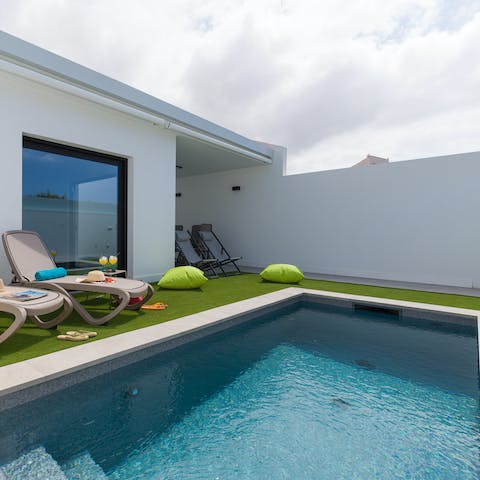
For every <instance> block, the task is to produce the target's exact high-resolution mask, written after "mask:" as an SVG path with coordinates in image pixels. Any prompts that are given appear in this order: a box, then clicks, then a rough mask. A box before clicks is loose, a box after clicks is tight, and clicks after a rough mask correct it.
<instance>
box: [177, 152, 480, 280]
mask: <svg viewBox="0 0 480 480" xmlns="http://www.w3.org/2000/svg"><path fill="white" fill-rule="evenodd" d="M284 157H285V151H284V150H280V149H278V151H277V157H276V158H275V160H274V165H273V166H271V167H256V168H249V169H242V170H235V171H230V172H222V173H217V174H212V175H203V176H195V177H193V176H192V177H186V178H179V179H178V180H177V191H178V192H181V193H182V196H181V197H180V198H177V220H176V222H177V223H180V224H183V225H185V226H186V227H188V228H190V227H191V225H192V224H195V223H203V222H205V223H213V224H214V226H215V228H216V230H217V231H218V232H219V233H220V234H221V236H222V238H223V239H224V240H225V244H226V246H227V248H228V247H230V250H231V254H235V255H236V254H239V255H243V257H244V260H243V264H244V265H246V266H250V267H263V266H265V265H266V264H269V263H293V264H297V265H298V266H299V267H300V268H301V269H303V270H304V271H305V272H312V273H325V274H338V275H350V276H360V277H369V278H381V279H392V280H401V281H413V282H424V283H434V284H444V285H457V286H466V287H471V286H476V287H480V261H479V258H480V219H479V218H480V214H479V212H480V195H479V182H480V152H477V153H471V154H463V155H452V156H445V157H438V158H431V159H421V160H413V161H407V162H397V163H391V164H387V165H376V166H370V167H357V168H350V169H342V170H333V171H327V172H318V173H309V174H301V175H292V176H284V175H283V171H284ZM234 185H239V186H241V190H240V191H239V192H233V191H232V190H231V187H232V186H234Z"/></svg>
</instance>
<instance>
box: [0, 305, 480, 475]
mask: <svg viewBox="0 0 480 480" xmlns="http://www.w3.org/2000/svg"><path fill="white" fill-rule="evenodd" d="M477 355H478V350H477V332H476V328H474V326H473V325H472V326H469V325H454V324H445V323H442V322H438V321H433V320H422V319H413V318H408V317H402V316H400V317H399V316H396V315H394V314H390V313H384V312H372V311H353V310H351V309H346V308H341V307H332V306H325V305H316V304H313V303H308V302H298V303H296V304H295V305H293V306H289V307H287V308H284V309H282V310H281V311H278V312H274V313H270V314H267V315H262V316H260V317H258V318H256V319H253V320H249V321H248V322H246V323H244V324H241V325H238V326H236V327H233V328H231V329H229V330H226V331H223V332H220V333H216V334H214V335H211V336H207V337H204V338H202V339H199V340H196V341H194V342H191V343H189V344H186V345H183V346H181V347H178V348H175V349H172V350H169V351H167V352H164V353H162V354H159V355H156V356H154V357H151V358H148V359H146V360H143V361H140V362H137V363H135V364H132V365H130V366H128V367H124V368H121V369H118V370H115V371H113V372H111V373H108V374H105V375H101V376H99V377H97V378H95V379H93V380H89V381H88V382H84V383H79V384H77V385H74V386H72V387H69V388H67V389H65V390H62V391H60V392H56V393H54V394H52V395H49V396H46V397H43V398H40V399H37V400H35V401H34V402H32V403H30V404H25V405H22V406H19V407H16V408H15V409H12V410H7V411H4V412H2V413H0V425H2V436H1V438H0V464H1V463H4V464H7V467H6V469H7V471H8V472H9V473H10V474H11V475H14V473H15V469H16V471H21V472H25V468H26V467H25V464H26V463H28V462H30V463H29V465H30V468H31V465H32V464H35V465H40V467H39V468H43V469H45V471H49V472H55V473H49V474H48V475H49V477H48V478H49V479H50V480H54V479H56V478H59V479H60V478H62V477H61V476H60V475H64V477H63V478H99V479H101V478H108V479H116V480H120V479H121V480H123V479H139V480H147V479H148V480H151V479H160V478H162V479H163V478H168V479H189V478H192V479H207V478H208V479H215V478H218V479H247V478H248V479H263V478H265V479H266V478H289V479H290V478H295V479H311V478H315V479H332V478H335V479H376V478H378V479H385V480H388V479H407V478H415V479H474V478H475V479H476V478H478V468H479V465H478V457H479V438H480V437H479V433H480V432H479V417H478V400H479V396H478V361H477ZM25 452H27V456H26V457H23V458H22V457H20V458H19V459H18V460H16V463H13V464H10V465H8V462H11V461H12V459H15V458H17V457H19V455H21V454H22V453H25ZM28 452H30V453H28ZM28 455H30V457H29V456H28ZM56 466H60V467H61V469H60V467H58V469H57V467H56ZM22 468H23V470H22ZM82 469H83V470H84V476H83V477H76V476H75V475H77V474H78V472H79V471H80V470H82ZM65 472H67V473H68V474H66V475H65ZM90 472H91V475H90V476H88V474H90ZM55 475H58V476H55ZM7 478H8V477H7ZM12 478H14V477H13V476H12ZM17 478H28V477H17Z"/></svg>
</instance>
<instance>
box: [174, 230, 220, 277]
mask: <svg viewBox="0 0 480 480" xmlns="http://www.w3.org/2000/svg"><path fill="white" fill-rule="evenodd" d="M175 249H176V251H177V252H178V254H179V255H178V258H177V262H178V264H181V265H191V266H193V267H197V268H200V269H201V270H203V271H204V272H205V274H206V275H207V276H210V277H218V275H217V272H216V271H215V267H219V265H218V262H217V260H215V259H214V258H202V257H201V256H200V255H199V254H198V253H197V251H196V250H195V248H194V246H193V243H192V237H191V235H190V232H189V231H188V230H176V231H175Z"/></svg>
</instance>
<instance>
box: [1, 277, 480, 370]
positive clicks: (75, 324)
mask: <svg viewBox="0 0 480 480" xmlns="http://www.w3.org/2000/svg"><path fill="white" fill-rule="evenodd" d="M289 286H291V285H280V284H274V283H267V282H264V281H262V280H261V278H260V277H259V276H258V275H254V274H243V275H238V276H232V277H228V278H218V279H214V280H210V281H209V282H208V283H206V284H205V285H204V286H203V287H202V288H201V289H198V290H189V291H185V290H182V291H175V290H159V289H158V287H155V295H154V297H153V298H152V300H151V302H152V303H153V302H155V301H162V302H165V303H167V304H168V305H169V307H168V309H167V310H160V311H148V312H147V311H140V312H134V311H124V312H122V313H121V314H120V315H118V316H117V317H116V318H115V319H114V320H112V321H111V322H110V323H109V324H108V325H104V326H101V327H95V328H91V327H90V326H88V324H86V323H85V322H83V321H82V320H81V319H80V318H79V317H78V315H77V314H72V315H71V316H70V317H69V318H68V319H67V320H66V321H64V322H63V323H62V324H61V325H59V326H58V328H57V330H41V329H39V328H38V327H36V326H35V325H33V324H32V323H30V322H27V323H26V324H25V325H24V326H23V327H22V328H21V329H20V330H18V331H17V332H16V334H15V335H14V336H12V337H10V338H9V339H8V340H7V341H6V342H4V343H2V344H0V366H1V365H7V364H9V363H14V362H19V361H21V360H26V359H29V358H33V357H37V356H39V355H43V354H46V353H51V352H55V351H57V350H62V349H65V348H72V347H75V346H76V345H77V344H76V343H73V342H66V341H60V340H57V339H56V336H57V335H58V334H59V333H65V332H66V331H67V330H72V329H78V328H88V329H90V330H92V329H94V330H95V331H97V332H98V336H97V337H96V338H95V339H92V340H89V341H90V342H91V341H96V340H98V339H102V338H106V337H110V336H112V335H116V334H119V333H123V332H128V331H130V330H135V329H137V328H142V327H147V326H150V325H155V324H157V323H162V322H166V321H168V320H172V319H174V318H179V317H183V316H185V315H189V314H192V313H197V312H201V311H203V310H207V309H209V308H213V307H218V306H220V305H225V304H228V303H232V302H237V301H239V300H244V299H246V298H250V297H255V296H257V295H262V294H264V293H269V292H273V291H276V290H280V289H282V288H286V287H289ZM299 286H301V287H305V288H312V289H317V290H328V291H332V292H342V293H351V294H357V295H368V296H373V297H381V298H391V299H396V300H408V301H412V302H422V303H431V304H437V305H448V306H453V307H461V308H470V309H475V310H479V309H480V298H479V297H470V296H463V295H448V294H442V293H429V292H420V291H416V290H404V289H397V288H384V287H371V286H368V285H356V284H351V283H339V282H328V281H323V280H303V281H302V282H300V284H299ZM87 305H90V306H89V307H88V308H89V310H90V311H92V313H93V314H94V315H95V311H97V312H99V313H101V310H103V311H105V308H108V305H107V304H106V302H105V301H104V300H102V299H97V300H93V301H90V302H89V304H87ZM8 322H9V320H8V317H7V316H5V315H3V316H0V330H1V329H3V328H5V327H6V326H7V325H8Z"/></svg>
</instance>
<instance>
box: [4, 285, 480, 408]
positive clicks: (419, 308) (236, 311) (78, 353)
mask: <svg viewBox="0 0 480 480" xmlns="http://www.w3.org/2000/svg"><path fill="white" fill-rule="evenodd" d="M302 299H308V300H313V301H315V302H318V303H322V304H327V305H328V304H330V305H337V306H344V307H345V306H346V307H348V308H355V307H356V306H358V305H363V306H373V307H377V308H378V307H380V308H386V309H394V310H398V312H399V314H401V315H408V316H413V317H415V316H418V317H421V318H427V319H433V320H442V319H444V320H445V321H446V322H448V323H458V324H463V325H473V326H476V327H477V347H478V344H479V341H478V332H479V331H480V311H479V310H470V309H464V308H457V307H448V306H442V305H434V304H426V303H417V302H408V301H403V300H392V299H386V298H378V297H367V296H361V295H351V294H345V293H336V292H328V291H323V290H312V289H304V288H298V287H288V288H285V289H283V290H278V291H276V292H272V293H267V294H265V295H260V296H258V297H252V298H249V299H246V300H241V301H239V302H235V303H231V304H227V305H223V306H221V307H215V308H212V309H209V310H204V311H202V312H199V313H195V314H192V315H188V316H185V317H180V318H177V319H174V320H170V321H167V322H164V323H160V324H157V325H153V326H150V327H145V328H140V329H137V330H133V331H130V332H126V333H121V334H118V335H114V336H111V337H108V338H105V339H101V340H97V341H95V342H92V343H86V344H82V345H78V346H75V348H69V349H66V350H61V351H58V352H53V353H49V354H46V355H42V356H39V357H35V358H32V359H29V360H24V361H22V362H17V363H13V364H10V365H6V366H3V367H0V400H5V399H7V398H8V397H9V396H11V394H15V393H19V392H22V391H24V390H26V389H29V387H33V386H39V385H42V384H45V383H47V382H50V381H51V380H54V379H61V378H62V377H65V378H66V376H68V375H69V374H73V373H75V372H80V371H82V370H86V369H87V368H89V367H93V366H96V365H97V366H99V365H101V364H106V363H108V362H111V361H114V360H115V359H121V358H122V357H125V359H126V358H127V356H128V355H130V354H132V353H135V352H139V351H143V350H145V351H146V350H148V348H149V347H152V346H157V345H161V344H166V343H168V342H171V341H175V339H181V338H182V337H187V336H188V335H189V334H193V335H190V336H191V338H192V339H194V338H199V337H202V336H205V335H209V334H210V333H211V331H212V327H215V326H217V327H219V328H220V329H224V328H228V327H229V326H230V325H231V324H233V323H234V321H235V319H237V320H238V321H239V322H241V321H243V320H242V319H243V318H244V317H245V319H247V318H248V315H247V314H255V313H258V312H259V311H262V312H263V311H266V310H268V308H273V309H275V307H277V308H278V306H280V305H281V304H284V303H287V304H288V303H294V302H296V301H298V300H302ZM250 318H251V315H250ZM232 321H233V323H232ZM217 331H218V328H217ZM186 341H187V340H185V342H186ZM189 341H190V340H189ZM185 342H184V343H185ZM170 348H174V347H170ZM477 359H478V361H479V368H480V351H479V354H478V358H477ZM135 361H136V360H135ZM119 366H122V365H119ZM119 366H117V367H114V368H119ZM114 368H110V370H113V369H114ZM101 373H102V372H101ZM85 379H86V378H83V377H82V375H78V381H76V383H78V382H80V381H84V380H85ZM57 389H58V388H57ZM48 393H51V392H49V391H44V392H43V393H42V392H40V393H38V392H37V394H36V395H35V396H36V397H38V396H42V395H46V394H48ZM27 397H28V395H27ZM29 399H32V398H26V399H24V400H23V401H22V400H21V399H20V400H19V403H24V402H25V401H28V400H29ZM0 403H3V405H0V410H2V409H4V408H10V407H11V406H13V405H7V403H8V404H11V403H12V402H3V401H2V402H0Z"/></svg>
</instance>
